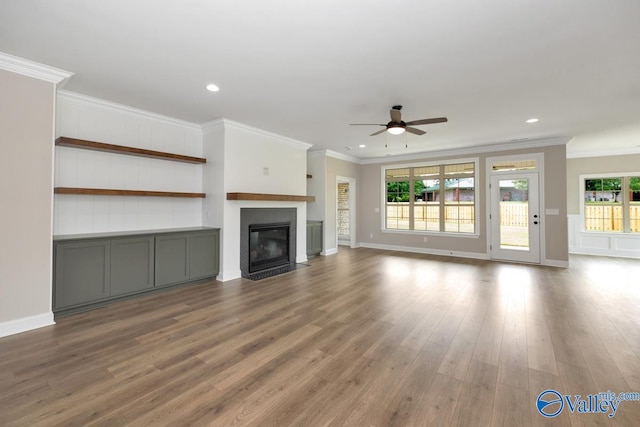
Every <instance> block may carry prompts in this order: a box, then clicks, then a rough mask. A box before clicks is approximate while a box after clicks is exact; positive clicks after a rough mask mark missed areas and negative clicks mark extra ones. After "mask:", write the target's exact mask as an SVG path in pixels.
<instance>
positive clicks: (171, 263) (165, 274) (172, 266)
mask: <svg viewBox="0 0 640 427" xmlns="http://www.w3.org/2000/svg"><path fill="white" fill-rule="evenodd" d="M188 280H189V235H187V234H167V235H165V236H158V237H156V286H166V285H172V284H175V283H182V282H186V281H188Z"/></svg>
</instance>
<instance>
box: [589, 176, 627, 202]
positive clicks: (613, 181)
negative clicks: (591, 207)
mask: <svg viewBox="0 0 640 427" xmlns="http://www.w3.org/2000/svg"><path fill="white" fill-rule="evenodd" d="M584 187H585V190H586V191H607V192H611V193H612V194H613V200H617V199H618V195H619V194H620V192H621V191H622V179H620V178H596V179H587V180H585V182H584ZM598 199H602V196H598ZM597 201H602V200H597Z"/></svg>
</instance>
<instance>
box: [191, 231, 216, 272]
mask: <svg viewBox="0 0 640 427" xmlns="http://www.w3.org/2000/svg"><path fill="white" fill-rule="evenodd" d="M219 246H220V233H219V232H218V231H213V232H203V233H197V234H195V233H194V234H192V235H190V236H189V279H191V280H195V279H201V278H204V277H211V276H215V275H217V274H218V271H219V261H218V251H219Z"/></svg>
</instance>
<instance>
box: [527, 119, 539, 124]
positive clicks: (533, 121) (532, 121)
mask: <svg viewBox="0 0 640 427" xmlns="http://www.w3.org/2000/svg"><path fill="white" fill-rule="evenodd" d="M537 121H538V119H536V118H533V119H529V120H527V123H535V122H537Z"/></svg>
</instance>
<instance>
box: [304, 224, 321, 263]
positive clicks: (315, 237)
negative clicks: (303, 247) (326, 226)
mask: <svg viewBox="0 0 640 427" xmlns="http://www.w3.org/2000/svg"><path fill="white" fill-rule="evenodd" d="M320 252H322V221H311V220H308V221H307V256H313V255H319V254H320Z"/></svg>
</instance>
